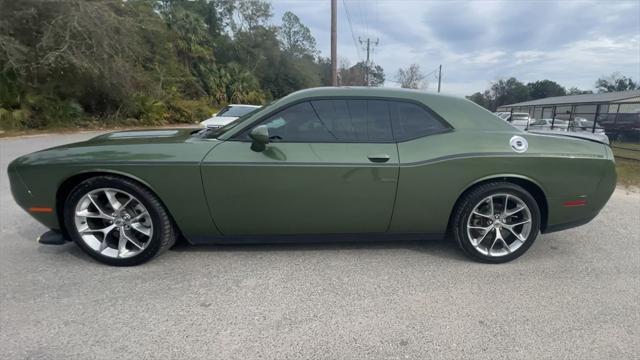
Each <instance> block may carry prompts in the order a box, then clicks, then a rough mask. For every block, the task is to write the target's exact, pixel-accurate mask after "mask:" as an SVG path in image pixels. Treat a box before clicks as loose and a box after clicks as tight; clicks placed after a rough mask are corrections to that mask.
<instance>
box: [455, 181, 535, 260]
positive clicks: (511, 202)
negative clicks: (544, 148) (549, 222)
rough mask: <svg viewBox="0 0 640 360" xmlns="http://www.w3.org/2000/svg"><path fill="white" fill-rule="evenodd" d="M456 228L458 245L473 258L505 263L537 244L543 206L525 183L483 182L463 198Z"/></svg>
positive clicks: (457, 209)
mask: <svg viewBox="0 0 640 360" xmlns="http://www.w3.org/2000/svg"><path fill="white" fill-rule="evenodd" d="M453 227H454V229H453V230H454V231H453V232H454V236H455V239H456V241H457V242H458V245H459V246H460V247H461V248H462V250H463V251H464V252H465V253H466V254H467V255H468V256H469V257H471V258H472V259H474V260H479V261H482V262H490V263H503V262H507V261H511V260H513V259H515V258H517V257H519V256H521V255H522V254H524V252H525V251H527V249H528V248H529V247H530V246H531V245H532V244H533V242H534V241H535V239H536V237H537V236H538V232H539V229H540V209H539V207H538V204H537V202H536V200H535V199H534V198H533V196H531V194H529V192H527V191H526V190H525V189H524V188H522V187H521V186H518V185H516V184H512V183H508V182H492V183H487V184H482V185H479V186H478V187H476V188H474V189H472V190H471V191H469V192H468V193H467V194H465V195H464V197H463V198H462V199H461V202H460V203H459V205H458V206H457V208H456V212H455V215H454V222H453Z"/></svg>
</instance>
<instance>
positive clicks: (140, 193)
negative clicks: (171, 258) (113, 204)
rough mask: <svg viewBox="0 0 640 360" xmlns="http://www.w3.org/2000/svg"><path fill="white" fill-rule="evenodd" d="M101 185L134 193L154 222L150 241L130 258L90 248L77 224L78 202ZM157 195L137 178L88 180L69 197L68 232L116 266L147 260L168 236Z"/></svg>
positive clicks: (89, 251)
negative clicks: (132, 179)
mask: <svg viewBox="0 0 640 360" xmlns="http://www.w3.org/2000/svg"><path fill="white" fill-rule="evenodd" d="M100 188H113V189H117V190H123V191H125V192H127V193H129V194H131V195H133V196H135V197H136V198H137V199H138V200H139V201H140V202H141V203H142V205H143V206H144V207H145V208H146V209H147V211H148V212H149V215H150V217H151V221H152V222H153V227H154V231H153V234H152V236H151V239H149V245H147V247H146V248H145V249H144V250H143V251H141V252H140V253H139V254H137V255H135V256H132V257H130V258H112V257H108V256H104V255H102V254H100V253H98V252H96V251H95V250H93V249H92V248H90V247H89V246H88V245H87V244H86V243H85V242H84V240H83V239H82V236H80V233H79V232H78V229H77V228H76V224H75V209H76V206H77V205H78V202H79V201H80V200H81V199H82V197H83V196H84V195H86V194H87V193H89V192H90V191H93V190H96V189H100ZM156 203H157V199H154V198H153V195H152V194H151V193H150V192H149V191H148V190H146V189H144V188H142V187H141V186H140V185H138V184H135V183H133V182H130V181H127V180H124V179H120V178H115V177H100V178H93V179H89V180H85V181H83V182H82V183H80V184H79V185H78V186H76V187H75V188H74V189H73V190H72V191H71V193H70V194H69V196H68V197H67V200H66V201H65V207H64V222H65V227H66V229H67V232H68V233H69V236H70V237H71V239H72V240H73V241H75V243H76V244H78V246H79V247H80V248H81V249H82V250H83V251H84V252H85V253H87V254H88V255H90V256H91V257H93V258H94V259H96V260H98V261H100V262H103V263H106V264H109V265H115V266H133V265H138V264H141V263H143V262H146V261H148V260H150V259H151V258H153V257H154V256H155V255H157V254H158V253H159V251H160V250H161V247H162V241H161V238H162V237H163V236H166V234H163V231H166V228H167V226H166V224H163V217H162V216H161V214H160V211H163V210H162V209H158V207H157V204H156Z"/></svg>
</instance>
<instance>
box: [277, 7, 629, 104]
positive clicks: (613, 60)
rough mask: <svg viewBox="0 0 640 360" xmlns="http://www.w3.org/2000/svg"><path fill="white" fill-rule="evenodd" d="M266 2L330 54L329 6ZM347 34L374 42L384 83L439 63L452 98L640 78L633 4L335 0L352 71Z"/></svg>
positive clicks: (342, 50)
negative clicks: (505, 84) (498, 84)
mask: <svg viewBox="0 0 640 360" xmlns="http://www.w3.org/2000/svg"><path fill="white" fill-rule="evenodd" d="M272 4H273V10H274V15H275V17H274V21H275V22H276V23H277V24H279V23H280V19H281V17H282V14H284V12H286V11H292V12H293V13H295V14H296V15H298V16H299V17H300V19H301V20H302V22H303V23H304V24H305V25H307V26H308V27H309V28H310V29H311V32H312V34H313V36H314V37H315V38H316V41H317V43H318V50H320V51H321V53H322V55H323V56H329V55H330V9H331V6H330V1H329V0H272ZM345 4H346V8H347V9H348V13H349V15H350V17H351V26H352V27H353V36H352V32H351V28H350V26H349V22H348V19H347V18H348V17H347V12H346V11H345ZM353 37H355V39H356V41H357V40H358V37H360V38H363V39H364V38H367V37H369V38H371V39H372V40H375V39H379V41H380V42H379V45H378V46H377V47H375V48H374V51H373V53H372V59H373V61H374V62H376V63H377V64H379V65H381V66H382V67H383V68H384V70H385V74H386V76H387V79H389V80H394V77H395V73H396V71H397V70H398V68H399V67H406V66H408V65H409V64H411V63H417V64H419V65H420V66H421V68H422V69H423V70H424V71H425V72H426V73H428V72H430V71H431V70H433V69H435V68H436V67H437V66H438V65H439V64H442V66H443V76H442V79H443V92H446V93H451V94H456V95H469V94H471V93H474V92H476V91H482V90H484V89H486V88H487V87H488V86H489V83H490V82H491V81H493V80H496V79H499V78H506V77H511V76H514V77H516V78H518V79H519V80H520V81H523V82H528V81H535V80H543V79H550V80H554V81H557V82H558V83H560V84H561V85H563V86H565V87H567V88H568V87H572V86H577V87H579V88H582V89H593V84H594V82H595V80H596V79H597V78H598V77H600V76H601V75H608V74H611V73H612V72H615V71H618V72H621V73H622V74H624V75H626V76H628V77H629V76H630V77H632V78H633V79H634V80H635V81H640V0H632V1H615V0H609V1H516V0H513V1H480V0H476V1H427V0H423V1H420V0H414V1H403V0H366V1H365V0H362V1H357V0H344V1H343V0H338V59H339V60H340V61H344V60H347V61H348V62H349V63H350V64H352V65H353V64H355V63H356V62H357V61H360V60H362V59H363V58H364V56H365V51H364V50H363V49H361V48H357V47H356V45H355V44H354V39H353ZM358 46H359V44H358ZM432 79H433V77H432ZM385 86H397V85H396V84H394V83H393V82H391V81H387V82H386V83H385ZM428 89H429V90H433V89H435V84H434V83H433V82H432V83H431V84H430V85H429V88H428Z"/></svg>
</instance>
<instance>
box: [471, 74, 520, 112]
mask: <svg viewBox="0 0 640 360" xmlns="http://www.w3.org/2000/svg"><path fill="white" fill-rule="evenodd" d="M468 99H469V100H471V101H473V102H475V103H477V104H478V105H480V106H484V107H485V108H487V109H489V110H491V111H496V109H497V108H498V107H500V106H502V105H508V104H515V103H519V102H523V101H527V100H529V88H528V87H527V86H526V85H525V84H523V83H521V82H520V81H518V80H517V79H516V78H513V77H512V78H509V79H507V80H504V79H500V80H498V81H495V82H493V83H492V84H491V87H490V88H489V89H488V90H486V91H485V92H484V93H482V94H480V93H475V94H473V95H471V96H469V97H468Z"/></svg>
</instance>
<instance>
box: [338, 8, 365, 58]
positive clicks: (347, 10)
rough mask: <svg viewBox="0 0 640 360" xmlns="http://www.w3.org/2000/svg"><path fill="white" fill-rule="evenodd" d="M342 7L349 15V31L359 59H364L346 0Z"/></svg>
mask: <svg viewBox="0 0 640 360" xmlns="http://www.w3.org/2000/svg"><path fill="white" fill-rule="evenodd" d="M342 6H343V7H344V11H345V12H346V13H347V22H348V23H349V29H350V30H351V38H352V39H353V46H354V47H355V48H356V53H357V54H358V59H361V58H362V54H361V53H360V46H358V41H357V40H356V35H355V33H354V32H353V24H352V22H351V14H350V13H349V7H347V2H346V0H342Z"/></svg>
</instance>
